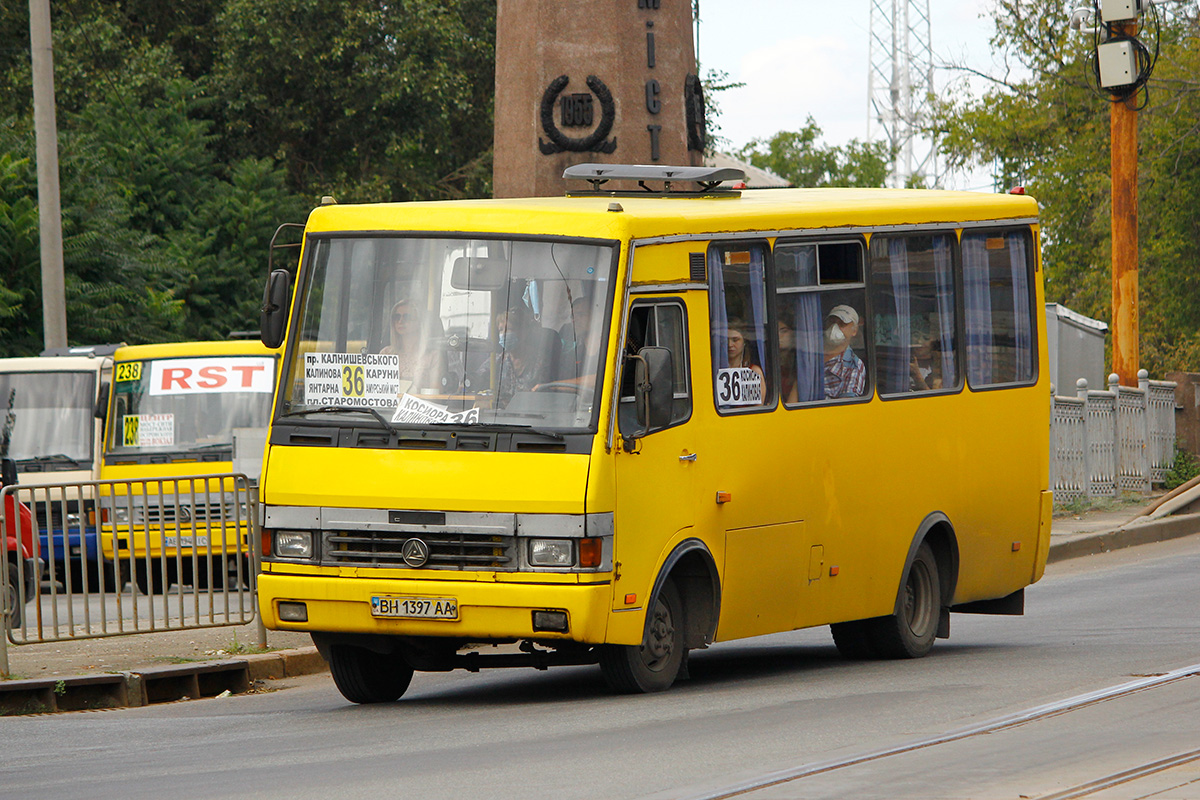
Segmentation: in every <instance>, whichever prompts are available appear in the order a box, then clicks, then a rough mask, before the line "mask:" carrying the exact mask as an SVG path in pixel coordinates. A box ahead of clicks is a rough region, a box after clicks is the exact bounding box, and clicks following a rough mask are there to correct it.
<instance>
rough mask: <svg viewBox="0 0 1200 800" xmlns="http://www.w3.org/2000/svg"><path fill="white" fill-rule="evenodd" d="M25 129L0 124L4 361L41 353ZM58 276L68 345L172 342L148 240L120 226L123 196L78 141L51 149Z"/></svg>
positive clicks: (172, 314) (170, 311)
mask: <svg viewBox="0 0 1200 800" xmlns="http://www.w3.org/2000/svg"><path fill="white" fill-rule="evenodd" d="M32 144H33V137H32V131H31V129H30V127H29V126H28V125H27V124H20V123H16V122H14V121H11V120H10V121H8V122H6V123H4V124H0V268H2V270H3V272H2V277H0V326H3V333H4V339H3V342H4V344H3V353H4V354H5V355H10V356H11V355H32V354H36V353H37V352H39V351H40V350H41V349H42V336H43V331H42V303H41V256H40V245H39V240H38V216H37V200H36V198H37V192H36V186H37V182H36V177H35V175H34V168H33V157H32V156H33V154H32V152H31V151H32ZM59 163H60V173H61V176H62V177H61V182H62V201H61V202H62V222H63V271H64V278H65V285H66V301H67V320H68V337H69V340H70V341H71V342H72V343H81V342H116V341H160V340H163V339H171V338H177V337H178V335H179V334H178V330H179V324H180V322H181V320H182V310H181V308H180V304H179V303H178V302H177V301H175V300H174V299H173V297H172V296H171V293H170V291H169V290H164V289H163V288H162V262H161V261H160V259H159V258H158V242H157V240H156V238H155V237H154V236H153V235H150V234H146V233H142V232H139V231H136V230H134V229H133V228H132V227H131V226H130V225H129V219H130V213H129V208H128V204H127V198H126V197H125V195H124V194H123V193H122V192H121V191H120V188H119V184H118V182H117V181H116V180H115V177H114V175H113V174H112V170H111V165H110V164H109V163H107V162H105V161H104V160H103V158H101V157H100V155H99V148H97V147H96V144H95V142H94V141H93V140H90V139H89V138H87V137H86V136H73V135H65V136H62V137H61V138H60V142H59Z"/></svg>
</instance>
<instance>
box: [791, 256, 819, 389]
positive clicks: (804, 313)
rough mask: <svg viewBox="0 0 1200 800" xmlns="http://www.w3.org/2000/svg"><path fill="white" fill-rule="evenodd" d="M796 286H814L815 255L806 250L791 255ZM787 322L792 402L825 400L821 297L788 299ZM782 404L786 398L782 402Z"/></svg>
mask: <svg viewBox="0 0 1200 800" xmlns="http://www.w3.org/2000/svg"><path fill="white" fill-rule="evenodd" d="M795 256H796V260H797V267H798V269H797V284H798V285H800V286H816V285H817V252H816V248H813V247H808V248H803V249H797V250H796V251H795ZM791 300H792V303H791V312H792V313H791V319H790V320H788V322H789V323H790V324H791V326H792V330H793V331H794V336H795V341H796V355H795V358H796V399H797V400H798V401H799V402H801V403H812V402H815V401H817V400H824V399H825V381H824V369H825V347H824V338H823V332H822V330H821V324H822V322H824V320H823V319H822V317H821V297H820V295H818V294H817V293H816V292H797V293H795V294H793V295H792V296H791ZM784 399H785V400H786V399H787V398H784Z"/></svg>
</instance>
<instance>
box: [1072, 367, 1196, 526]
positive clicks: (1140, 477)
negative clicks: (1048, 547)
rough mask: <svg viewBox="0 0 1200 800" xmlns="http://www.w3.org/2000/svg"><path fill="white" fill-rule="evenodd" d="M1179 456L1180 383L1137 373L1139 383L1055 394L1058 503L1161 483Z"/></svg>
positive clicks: (1114, 381) (1113, 380) (1082, 384)
mask: <svg viewBox="0 0 1200 800" xmlns="http://www.w3.org/2000/svg"><path fill="white" fill-rule="evenodd" d="M1174 459H1175V383H1174V382H1173V381H1152V380H1150V376H1149V373H1147V372H1146V370H1141V371H1139V372H1138V386H1137V388H1136V389H1135V388H1133V387H1131V386H1121V385H1119V383H1118V378H1117V376H1116V374H1113V375H1110V376H1109V377H1108V389H1107V390H1101V389H1088V385H1087V381H1086V380H1084V379H1082V378H1081V379H1080V380H1079V381H1078V382H1077V383H1076V396H1075V397H1060V396H1055V395H1051V411H1050V486H1051V488H1052V489H1053V490H1054V502H1055V503H1059V504H1061V503H1069V502H1071V501H1074V500H1079V499H1083V498H1095V497H1115V496H1116V495H1118V494H1119V493H1121V492H1147V491H1149V490H1150V486H1151V485H1152V484H1155V483H1162V481H1163V480H1164V479H1165V477H1166V473H1167V471H1168V470H1169V469H1170V468H1171V465H1172V463H1173V461H1174Z"/></svg>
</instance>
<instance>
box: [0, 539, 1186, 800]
mask: <svg viewBox="0 0 1200 800" xmlns="http://www.w3.org/2000/svg"><path fill="white" fill-rule="evenodd" d="M1198 590H1200V537H1191V538H1190V539H1183V540H1178V541H1174V542H1167V543H1163V544H1157V545H1147V546H1143V547H1139V548H1134V549H1131V550H1124V551H1118V552H1115V553H1111V554H1107V555H1103V556H1094V557H1089V558H1082V559H1077V560H1073V561H1068V562H1063V563H1060V564H1056V565H1052V566H1051V567H1050V569H1049V570H1048V573H1047V577H1046V579H1044V580H1043V581H1042V582H1041V583H1040V584H1038V585H1036V586H1034V587H1032V588H1031V589H1030V590H1029V591H1028V594H1027V602H1026V609H1027V613H1026V616H1024V617H1014V618H1008V617H972V616H964V615H955V616H954V617H953V618H952V636H951V638H950V639H949V640H948V641H939V642H938V644H937V646H936V647H935V648H934V651H933V653H932V654H931V655H930V656H929V657H927V658H925V659H922V660H918V661H909V662H860V663H851V662H846V661H843V660H841V659H840V658H839V657H838V655H837V653H836V651H835V650H834V648H833V645H832V643H831V641H830V639H829V634H828V631H827V630H826V629H818V630H812V631H801V632H796V633H790V634H780V635H776V636H771V637H764V638H760V639H755V640H749V641H745V642H734V643H729V644H723V645H718V646H716V647H713V648H711V649H709V650H707V651H704V652H700V653H696V654H695V655H694V656H693V658H692V661H691V679H690V680H688V681H686V682H683V683H681V684H678V685H677V686H676V687H675V688H674V689H672V690H671V691H670V692H668V693H666V694H661V695H651V696H641V697H620V696H613V695H610V694H608V693H607V691H606V690H605V688H604V684H603V682H602V680H601V678H600V674H599V670H598V669H597V668H593V667H579V668H561V669H557V670H550V671H548V672H537V671H534V670H512V671H493V672H485V673H481V674H475V675H472V674H469V673H450V674H418V675H417V676H416V678H415V679H414V681H413V686H412V688H411V689H410V690H409V692H408V694H406V695H405V697H404V698H403V699H402V700H401V701H399V702H397V703H395V704H390V705H384V706H371V707H366V706H354V705H351V704H349V703H347V702H346V701H344V700H343V699H342V697H341V695H339V694H338V693H337V690H336V689H335V688H334V687H333V684H332V681H331V680H330V679H329V677H328V676H327V675H321V676H311V677H307V678H301V679H297V680H294V681H290V682H288V683H287V684H285V686H286V688H280V690H278V691H274V692H269V693H265V694H257V695H249V696H240V697H231V698H226V699H215V700H203V701H196V702H189V703H179V704H173V705H167V706H151V707H146V708H138V709H123V710H114V711H105V712H82V713H72V714H60V715H56V716H46V717H26V718H9V719H3V720H0V741H3V745H2V746H3V752H4V756H3V759H0V787H2V788H0V795H3V796H6V797H7V796H12V797H38V798H55V797H63V798H68V797H69V798H78V797H122V798H125V797H155V798H158V797H163V796H173V795H182V796H186V797H294V798H316V797H321V798H329V797H334V798H337V799H338V800H344V799H345V798H384V797H388V798H391V797H402V798H409V797H420V798H463V797H487V798H555V799H556V800H557V798H600V797H604V798H640V797H651V796H653V797H656V798H699V797H717V796H721V795H722V792H723V790H724V788H727V787H730V786H743V787H749V788H750V789H751V790H752V793H751V794H749V795H747V796H749V797H753V798H785V797H787V798H793V797H794V798H800V797H804V798H816V797H830V798H833V797H855V798H871V797H880V798H884V797H887V798H909V797H911V798H916V797H921V798H938V797H945V798H979V799H980V800H990V798H1013V800H1017V798H1018V797H1020V796H1026V797H1043V796H1048V795H1051V794H1053V793H1054V792H1061V791H1063V790H1064V789H1067V788H1070V787H1075V786H1080V785H1082V784H1084V783H1086V782H1087V781H1090V780H1093V779H1097V778H1101V777H1103V776H1106V775H1110V774H1113V773H1115V772H1118V771H1121V770H1124V769H1126V768H1127V767H1132V766H1137V765H1140V764H1147V763H1150V762H1153V761H1155V760H1157V759H1161V758H1164V757H1167V756H1171V755H1174V754H1177V753H1183V752H1188V751H1198V750H1200V714H1197V710H1198V709H1197V704H1198V699H1197V698H1200V677H1184V678H1181V679H1180V680H1177V681H1174V682H1172V683H1170V684H1166V685H1162V686H1155V687H1153V688H1148V689H1145V690H1144V691H1141V692H1138V693H1136V694H1130V695H1123V696H1120V697H1117V698H1114V699H1112V700H1108V701H1105V702H1101V703H1092V704H1089V705H1086V706H1084V707H1082V708H1080V709H1078V710H1072V711H1070V712H1068V713H1060V714H1056V715H1053V716H1049V717H1047V718H1045V719H1040V720H1038V721H1034V722H1029V723H1027V724H1024V725H1019V726H1013V727H1010V728H1008V729H1006V730H1003V731H998V732H995V733H986V734H979V735H976V736H970V737H965V738H959V739H955V740H953V741H947V742H943V743H941V744H932V745H931V746H928V747H923V748H920V749H917V750H912V751H911V752H905V753H900V754H897V755H893V756H889V757H887V758H867V759H866V760H864V761H863V762H862V763H859V764H858V765H856V766H849V767H842V768H838V769H833V770H830V771H825V772H821V773H819V774H817V775H812V776H808V777H805V778H801V779H799V780H784V781H783V782H779V783H777V784H776V785H774V786H770V787H762V786H761V784H762V783H763V780H764V777H763V776H764V775H767V774H769V773H776V774H779V775H782V774H795V773H797V772H803V771H804V767H805V766H806V765H814V764H835V763H842V762H847V761H854V760H855V759H856V758H860V757H864V756H867V757H869V756H871V755H872V754H875V755H878V753H880V752H881V751H883V750H886V749H888V748H902V747H903V746H904V745H906V744H912V743H920V742H926V743H929V742H932V741H934V740H936V739H938V737H944V736H945V735H946V734H947V733H949V732H955V731H962V730H964V729H968V728H971V727H973V726H982V725H984V723H986V722H987V721H989V720H994V719H999V718H1003V717H1011V716H1012V715H1017V714H1021V713H1022V712H1024V711H1026V710H1028V709H1031V708H1035V707H1037V706H1041V705H1044V704H1047V703H1055V702H1059V701H1063V700H1064V699H1067V698H1072V697H1077V696H1079V695H1081V694H1084V693H1088V692H1095V691H1098V690H1102V689H1104V688H1106V687H1112V686H1116V685H1119V684H1124V683H1127V682H1129V681H1133V680H1136V679H1138V678H1139V676H1147V675H1159V674H1162V673H1167V672H1170V671H1171V670H1176V669H1179V668H1182V667H1187V666H1189V665H1195V664H1198V663H1200V636H1198V635H1197V634H1198V632H1200V591H1198ZM1196 763H1198V762H1195V761H1193V762H1191V765H1190V767H1189V766H1188V764H1183V765H1181V766H1178V767H1175V768H1173V769H1167V770H1160V771H1159V772H1157V773H1155V776H1156V778H1157V780H1159V781H1160V782H1161V781H1168V782H1169V781H1175V783H1178V784H1179V785H1180V786H1182V787H1183V788H1176V789H1174V790H1173V791H1174V792H1175V793H1173V794H1163V795H1161V797H1163V798H1200V783H1190V782H1189V781H1190V778H1189V775H1190V776H1191V777H1200V773H1197V774H1196V775H1192V773H1190V772H1189V769H1192V770H1194V769H1195V767H1196ZM1129 785H1130V786H1132V785H1133V784H1129ZM1142 785H1143V787H1144V786H1145V785H1146V784H1145V783H1143V784H1142ZM1110 791H1112V790H1110ZM1139 791H1140V790H1139ZM1075 796H1093V795H1090V794H1089V795H1075ZM1096 796H1103V797H1106V798H1110V800H1114V799H1116V798H1122V797H1126V796H1128V797H1134V796H1147V795H1146V794H1103V795H1096ZM1156 796H1158V795H1156Z"/></svg>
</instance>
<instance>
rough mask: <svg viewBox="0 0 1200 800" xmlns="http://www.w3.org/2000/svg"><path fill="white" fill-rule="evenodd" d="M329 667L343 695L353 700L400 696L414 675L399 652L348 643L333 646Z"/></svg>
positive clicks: (374, 700)
mask: <svg viewBox="0 0 1200 800" xmlns="http://www.w3.org/2000/svg"><path fill="white" fill-rule="evenodd" d="M329 671H330V673H331V674H332V675H333V682H334V683H335V684H336V685H337V688H338V691H339V692H341V693H342V697H345V698H346V699H347V700H349V701H350V702H351V703H390V702H392V701H394V700H397V699H399V698H400V695H402V694H404V692H405V691H406V690H407V689H408V684H409V683H410V682H411V681H412V676H413V668H412V667H411V666H409V664H408V662H407V661H405V660H404V659H403V658H402V657H400V656H399V655H393V654H385V653H376V652H375V651H374V650H368V649H366V648H365V647H355V646H353V645H347V644H335V645H331V646H330V648H329Z"/></svg>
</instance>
